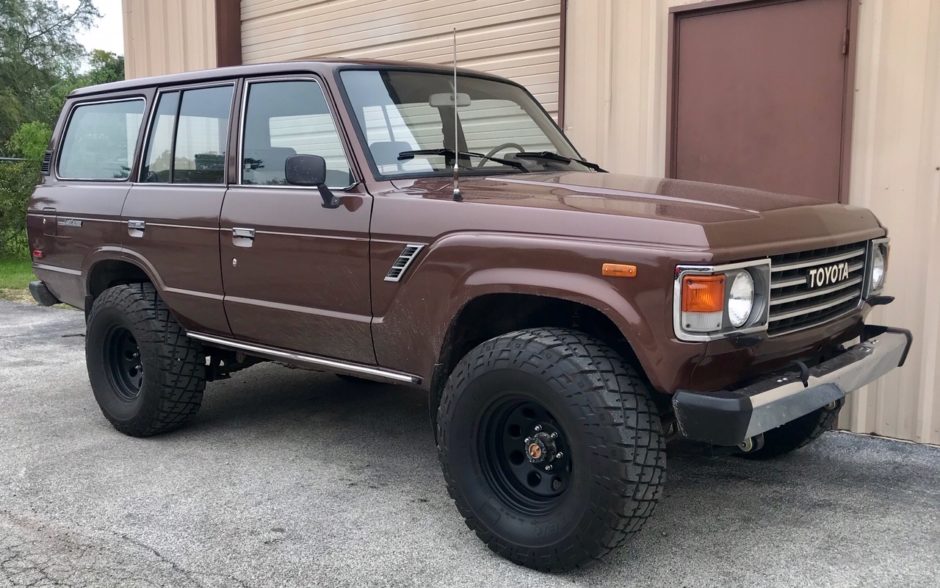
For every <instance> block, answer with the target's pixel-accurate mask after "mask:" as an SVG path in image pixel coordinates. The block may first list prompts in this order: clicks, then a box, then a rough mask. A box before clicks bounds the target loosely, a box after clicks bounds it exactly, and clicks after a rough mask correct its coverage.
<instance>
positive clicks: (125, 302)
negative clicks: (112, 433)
mask: <svg viewBox="0 0 940 588" xmlns="http://www.w3.org/2000/svg"><path fill="white" fill-rule="evenodd" d="M85 361H86V364H87V366H88V377H89V380H90V381H91V387H92V390H93V391H94V393H95V399H96V400H97V401H98V406H99V407H100V408H101V412H102V413H103V414H104V416H105V417H106V418H107V419H108V421H110V422H111V424H112V425H113V426H114V428H116V429H117V430H119V431H121V432H122V433H126V434H128V435H132V436H135V437H146V436H149V435H155V434H157V433H163V432H165V431H169V430H172V429H175V428H177V427H179V426H181V425H183V424H184V423H185V422H186V421H187V420H188V419H189V418H190V417H191V416H192V415H194V414H195V413H196V412H197V411H198V410H199V406H200V405H201V403H202V393H203V390H204V389H205V369H206V366H205V355H204V354H203V351H202V347H201V346H200V345H199V343H197V342H196V341H193V340H192V339H190V338H188V337H187V336H186V333H185V332H184V331H183V329H182V328H181V327H180V326H179V325H178V324H177V323H176V321H175V320H174V319H173V317H172V315H170V312H169V310H168V309H167V307H166V305H165V304H164V303H163V301H162V300H160V297H159V296H158V295H157V292H156V290H154V288H153V286H152V285H150V284H146V283H144V284H126V285H121V286H115V287H113V288H109V289H107V290H105V291H104V292H103V293H102V294H101V295H100V296H99V297H98V298H97V299H96V300H95V303H94V305H93V306H92V309H91V313H90V314H89V317H88V329H87V335H86V337H85Z"/></svg>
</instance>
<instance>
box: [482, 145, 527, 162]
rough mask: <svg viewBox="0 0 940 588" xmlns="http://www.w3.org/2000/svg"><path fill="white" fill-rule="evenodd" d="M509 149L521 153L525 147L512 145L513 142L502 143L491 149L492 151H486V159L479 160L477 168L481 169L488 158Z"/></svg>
mask: <svg viewBox="0 0 940 588" xmlns="http://www.w3.org/2000/svg"><path fill="white" fill-rule="evenodd" d="M510 147H512V148H513V149H516V150H517V151H519V153H522V152H523V151H525V147H523V146H522V145H520V144H519V143H513V142H509V143H503V144H502V145H497V146H496V147H493V148H492V149H490V150H489V151H487V152H486V159H481V160H480V163H478V164H477V167H483V164H484V163H486V162H487V160H489V158H490V157H493V156H494V155H496V154H497V153H499V152H500V151H502V150H503V149H509V148H510Z"/></svg>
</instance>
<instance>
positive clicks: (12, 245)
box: [0, 161, 39, 257]
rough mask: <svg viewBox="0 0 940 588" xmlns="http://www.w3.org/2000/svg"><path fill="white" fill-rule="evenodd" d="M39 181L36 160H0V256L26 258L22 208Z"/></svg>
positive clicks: (24, 213)
mask: <svg viewBox="0 0 940 588" xmlns="http://www.w3.org/2000/svg"><path fill="white" fill-rule="evenodd" d="M38 181H39V162H38V161H16V162H7V161H0V255H2V256H6V257H29V243H28V241H27V239H26V206H27V204H28V202H29V197H30V195H31V194H32V193H33V188H35V186H36V183H37V182H38Z"/></svg>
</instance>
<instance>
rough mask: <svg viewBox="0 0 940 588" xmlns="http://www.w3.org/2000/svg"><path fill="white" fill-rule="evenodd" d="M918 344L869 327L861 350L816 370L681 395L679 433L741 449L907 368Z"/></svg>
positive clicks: (898, 332) (897, 332) (675, 401)
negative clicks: (752, 438) (905, 362)
mask: <svg viewBox="0 0 940 588" xmlns="http://www.w3.org/2000/svg"><path fill="white" fill-rule="evenodd" d="M912 341H913V337H912V335H911V332H910V331H907V330H904V329H895V328H890V327H881V326H876V325H866V326H865V331H864V334H863V335H862V341H861V342H860V343H859V344H858V345H854V346H852V347H850V348H849V349H846V350H845V351H844V352H842V353H840V354H839V355H837V356H835V357H833V358H832V359H829V360H827V361H824V362H822V363H820V364H818V365H816V366H814V367H812V368H807V367H806V366H805V365H799V366H798V367H797V368H795V369H794V370H792V371H789V372H784V373H781V374H778V375H776V376H773V377H770V378H767V379H764V380H760V381H758V382H755V383H753V384H750V385H748V386H745V387H743V388H739V389H737V390H720V391H717V392H692V391H688V390H679V391H678V392H676V393H675V395H674V396H673V398H672V406H673V409H674V411H675V414H676V421H677V422H678V425H679V432H680V433H681V434H682V435H683V436H684V437H686V438H688V439H693V440H695V441H704V442H707V443H711V444H713V445H738V444H740V443H743V442H744V441H745V440H747V439H750V438H751V437H755V436H757V435H760V434H761V433H764V432H766V431H769V430H771V429H774V428H776V427H779V426H780V425H784V424H786V423H789V422H790V421H792V420H794V419H797V418H799V417H801V416H803V415H805V414H809V413H810V412H813V411H814V410H816V409H819V408H822V407H824V406H827V405H829V404H831V403H834V402H836V401H838V400H840V399H842V398H843V397H845V395H846V394H848V393H849V392H851V391H853V390H856V389H858V388H861V387H862V386H864V385H866V384H868V383H870V382H873V381H874V380H877V379H878V378H880V377H881V376H883V375H884V374H886V373H888V372H889V371H891V370H893V369H894V368H896V367H900V366H902V365H904V360H905V359H906V358H907V352H908V350H910V347H911V342H912Z"/></svg>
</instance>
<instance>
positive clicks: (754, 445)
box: [738, 433, 764, 453]
mask: <svg viewBox="0 0 940 588" xmlns="http://www.w3.org/2000/svg"><path fill="white" fill-rule="evenodd" d="M762 447H764V434H763V433H761V434H760V435H755V436H754V437H748V438H747V439H745V440H744V441H742V442H741V443H738V449H740V450H741V453H753V452H754V451H760V449H761V448H762Z"/></svg>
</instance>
